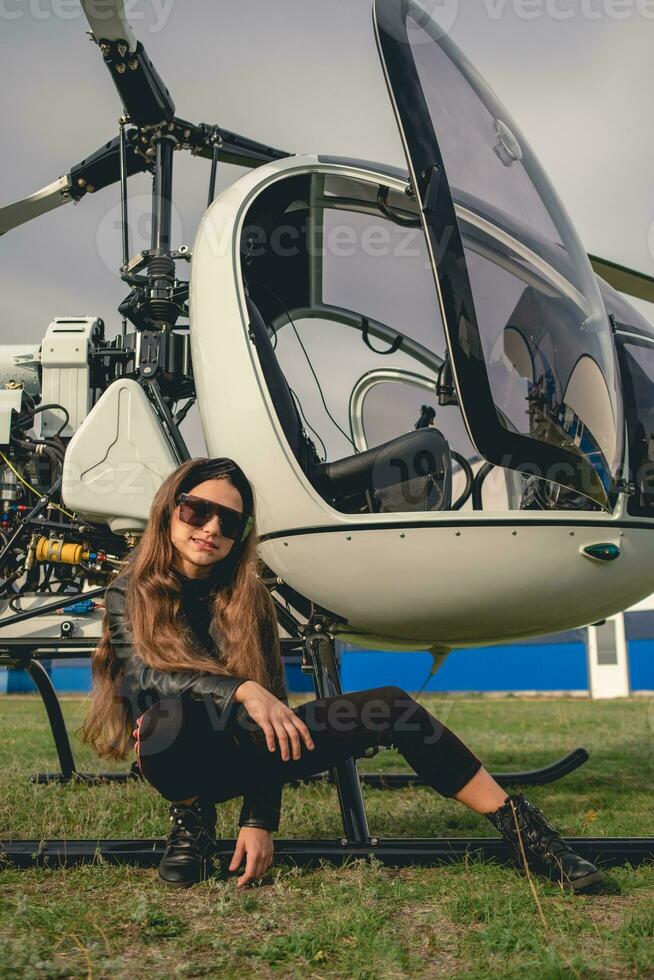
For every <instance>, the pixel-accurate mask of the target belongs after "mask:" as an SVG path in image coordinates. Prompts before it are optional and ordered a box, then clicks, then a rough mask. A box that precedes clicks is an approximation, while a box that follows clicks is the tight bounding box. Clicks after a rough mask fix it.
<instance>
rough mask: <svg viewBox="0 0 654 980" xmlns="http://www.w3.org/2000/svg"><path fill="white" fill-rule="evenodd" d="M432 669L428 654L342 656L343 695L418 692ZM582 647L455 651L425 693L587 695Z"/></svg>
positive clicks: (563, 645)
mask: <svg viewBox="0 0 654 980" xmlns="http://www.w3.org/2000/svg"><path fill="white" fill-rule="evenodd" d="M431 665H432V658H431V655H430V654H429V653H391V652H388V651H379V650H365V651H354V650H351V649H350V650H346V651H344V652H343V654H342V658H341V677H342V681H343V689H344V690H345V691H357V690H362V689H363V688H367V687H379V686H382V685H385V684H396V685H397V686H398V687H403V688H404V689H405V690H406V691H417V690H419V689H420V688H421V687H422V685H423V684H424V682H425V678H426V677H427V674H428V673H429V670H430V668H431ZM587 690H588V667H587V662H586V648H585V646H584V644H583V643H550V644H536V645H533V644H524V645H519V646H518V645H516V646H502V647H486V648H484V647H480V648H475V649H471V650H455V651H454V652H453V653H451V654H450V656H449V657H448V659H447V660H446V661H445V663H444V665H443V666H442V667H441V669H440V670H439V671H438V673H437V674H436V675H435V676H434V677H432V678H430V680H429V683H428V684H427V686H426V687H425V691H587Z"/></svg>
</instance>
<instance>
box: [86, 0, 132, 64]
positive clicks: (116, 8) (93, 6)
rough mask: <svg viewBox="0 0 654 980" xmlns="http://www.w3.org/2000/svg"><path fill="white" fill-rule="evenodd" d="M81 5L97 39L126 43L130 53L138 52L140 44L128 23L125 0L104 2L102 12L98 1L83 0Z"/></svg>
mask: <svg viewBox="0 0 654 980" xmlns="http://www.w3.org/2000/svg"><path fill="white" fill-rule="evenodd" d="M81 3H82V9H83V10H84V13H85V15H86V19H87V20H88V22H89V27H90V28H91V31H92V32H93V36H94V37H95V38H96V39H99V38H106V39H107V41H126V42H127V47H128V50H129V51H130V52H133V51H136V45H137V43H138V42H137V40H136V37H135V35H134V32H133V31H132V28H131V27H130V26H129V24H128V22H127V16H126V14H125V7H124V5H123V0H110V2H107V0H104V2H103V3H102V5H101V7H102V10H101V11H100V10H99V9H98V3H97V0H81ZM100 13H101V16H100Z"/></svg>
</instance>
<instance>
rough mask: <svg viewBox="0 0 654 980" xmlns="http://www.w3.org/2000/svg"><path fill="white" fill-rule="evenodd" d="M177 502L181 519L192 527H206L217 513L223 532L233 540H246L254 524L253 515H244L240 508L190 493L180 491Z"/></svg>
mask: <svg viewBox="0 0 654 980" xmlns="http://www.w3.org/2000/svg"><path fill="white" fill-rule="evenodd" d="M175 504H179V519H180V521H183V523H184V524H189V525H190V526H191V527H204V525H205V524H207V523H208V522H209V521H210V520H211V518H212V517H214V515H216V514H217V515H218V520H219V521H220V530H221V532H222V534H224V535H225V537H226V538H231V539H232V541H245V539H246V538H247V536H248V534H249V533H250V531H251V530H252V526H253V524H254V519H253V518H252V517H244V516H243V514H242V513H241V512H240V511H239V510H232V508H231V507H225V505H224V504H216V503H214V501H213V500H205V498H204V497H194V496H193V494H190V493H178V494H177V497H176V498H175Z"/></svg>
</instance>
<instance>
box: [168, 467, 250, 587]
mask: <svg viewBox="0 0 654 980" xmlns="http://www.w3.org/2000/svg"><path fill="white" fill-rule="evenodd" d="M189 493H191V494H193V496H194V497H204V499H205V500H212V501H213V502H214V503H216V504H224V505H225V507H231V508H232V510H237V511H239V513H243V498H242V497H241V494H240V493H239V491H238V490H237V489H236V487H235V486H233V484H232V483H231V482H230V480H229V479H228V478H227V477H223V478H214V479H212V480H205V481H204V483H198V484H197V485H196V486H194V487H193V489H192V490H189ZM170 539H171V541H172V544H173V552H174V564H175V567H176V568H177V569H178V570H179V571H180V572H181V573H182V574H183V575H186V576H187V577H188V578H206V577H207V576H208V575H209V574H210V572H211V569H212V567H213V566H214V565H215V564H216V562H218V561H222V559H223V558H226V557H227V555H228V554H229V553H230V551H231V550H232V548H233V547H234V545H235V544H236V542H235V541H234V540H233V539H232V538H226V537H224V535H223V534H222V532H221V530H220V520H219V518H218V515H214V516H213V517H212V518H211V520H210V521H209V522H208V523H207V524H205V525H204V527H191V526H190V525H189V524H184V522H183V521H181V520H180V519H179V505H178V506H177V507H175V509H174V511H173V514H172V520H171V524H170Z"/></svg>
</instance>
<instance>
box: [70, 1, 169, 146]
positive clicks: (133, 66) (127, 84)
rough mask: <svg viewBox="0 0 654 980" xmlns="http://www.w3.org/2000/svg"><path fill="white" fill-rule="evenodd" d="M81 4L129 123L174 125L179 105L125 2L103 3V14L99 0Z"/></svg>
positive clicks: (138, 124)
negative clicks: (131, 21) (133, 25)
mask: <svg viewBox="0 0 654 980" xmlns="http://www.w3.org/2000/svg"><path fill="white" fill-rule="evenodd" d="M81 3H82V7H83V9H84V13H85V14H86V19H87V20H88V22H89V25H90V27H91V32H92V36H93V40H94V41H95V42H96V43H97V45H98V47H99V48H100V51H101V52H102V57H103V59H104V63H105V65H106V66H107V68H108V69H109V72H110V74H111V77H112V79H113V83H114V85H115V86H116V89H117V90H118V95H119V96H120V99H121V101H122V103H123V106H124V108H125V112H126V114H127V117H128V118H129V120H130V121H131V122H133V123H134V124H135V125H136V126H156V125H158V124H160V123H169V122H171V121H172V120H173V118H174V116H175V103H174V102H173V99H172V96H171V94H170V92H169V91H168V89H167V88H166V86H165V85H164V83H163V82H162V80H161V78H160V77H159V73H158V72H157V69H156V68H155V67H154V65H153V64H152V62H151V61H150V59H149V58H148V56H147V54H146V53H145V48H144V47H143V45H142V44H141V42H140V41H138V40H137V39H136V37H135V35H134V32H133V31H132V29H131V27H130V26H129V24H128V22H127V17H126V15H125V7H124V5H123V0H103V3H102V10H101V11H100V10H99V9H98V0H81ZM100 13H101V16H100Z"/></svg>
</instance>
